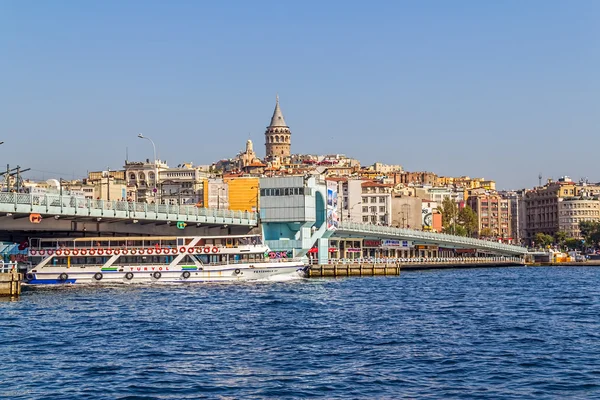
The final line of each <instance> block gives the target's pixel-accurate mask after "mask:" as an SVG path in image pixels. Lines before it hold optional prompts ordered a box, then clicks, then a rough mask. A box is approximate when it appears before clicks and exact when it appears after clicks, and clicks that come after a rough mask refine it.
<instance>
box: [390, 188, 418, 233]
mask: <svg viewBox="0 0 600 400" xmlns="http://www.w3.org/2000/svg"><path fill="white" fill-rule="evenodd" d="M422 203H423V201H422V200H421V199H420V198H418V197H413V196H401V195H397V194H394V195H393V196H392V226H395V227H397V228H409V229H416V230H421V228H422V226H421V223H422V213H423V207H422Z"/></svg>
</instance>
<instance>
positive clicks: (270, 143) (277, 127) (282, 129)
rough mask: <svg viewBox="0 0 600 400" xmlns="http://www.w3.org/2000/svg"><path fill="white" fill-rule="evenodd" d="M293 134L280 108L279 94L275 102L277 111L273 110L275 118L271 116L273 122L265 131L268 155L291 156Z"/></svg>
mask: <svg viewBox="0 0 600 400" xmlns="http://www.w3.org/2000/svg"><path fill="white" fill-rule="evenodd" d="M291 135H292V132H290V128H289V126H287V125H286V124H285V120H284V119H283V114H282V113H281V108H279V96H277V103H276V104H275V111H273V118H271V124H270V125H269V126H267V130H266V131H265V142H266V143H265V146H266V149H267V158H268V157H274V156H277V157H281V158H284V157H289V155H290V147H291Z"/></svg>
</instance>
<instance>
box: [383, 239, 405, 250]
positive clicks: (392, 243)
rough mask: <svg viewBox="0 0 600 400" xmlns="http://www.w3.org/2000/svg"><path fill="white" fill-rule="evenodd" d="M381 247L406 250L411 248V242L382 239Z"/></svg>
mask: <svg viewBox="0 0 600 400" xmlns="http://www.w3.org/2000/svg"><path fill="white" fill-rule="evenodd" d="M381 247H387V248H393V249H408V248H410V247H412V242H411V241H409V240H396V239H384V240H382V241H381Z"/></svg>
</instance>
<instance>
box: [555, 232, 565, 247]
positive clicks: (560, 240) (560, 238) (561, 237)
mask: <svg viewBox="0 0 600 400" xmlns="http://www.w3.org/2000/svg"><path fill="white" fill-rule="evenodd" d="M554 239H555V241H556V244H557V245H558V247H559V248H563V247H564V246H565V241H566V240H567V232H563V231H558V232H556V233H555V234H554Z"/></svg>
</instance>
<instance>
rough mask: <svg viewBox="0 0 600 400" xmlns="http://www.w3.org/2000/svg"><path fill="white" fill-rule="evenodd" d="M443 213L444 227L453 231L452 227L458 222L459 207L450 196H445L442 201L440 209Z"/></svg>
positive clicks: (446, 230) (445, 230)
mask: <svg viewBox="0 0 600 400" xmlns="http://www.w3.org/2000/svg"><path fill="white" fill-rule="evenodd" d="M438 211H440V212H441V213H442V227H443V228H444V232H447V233H452V227H453V225H454V223H455V222H456V217H457V215H458V207H457V206H456V203H455V202H454V201H452V199H451V198H450V197H445V198H444V200H443V201H442V207H441V208H440V209H438Z"/></svg>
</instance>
